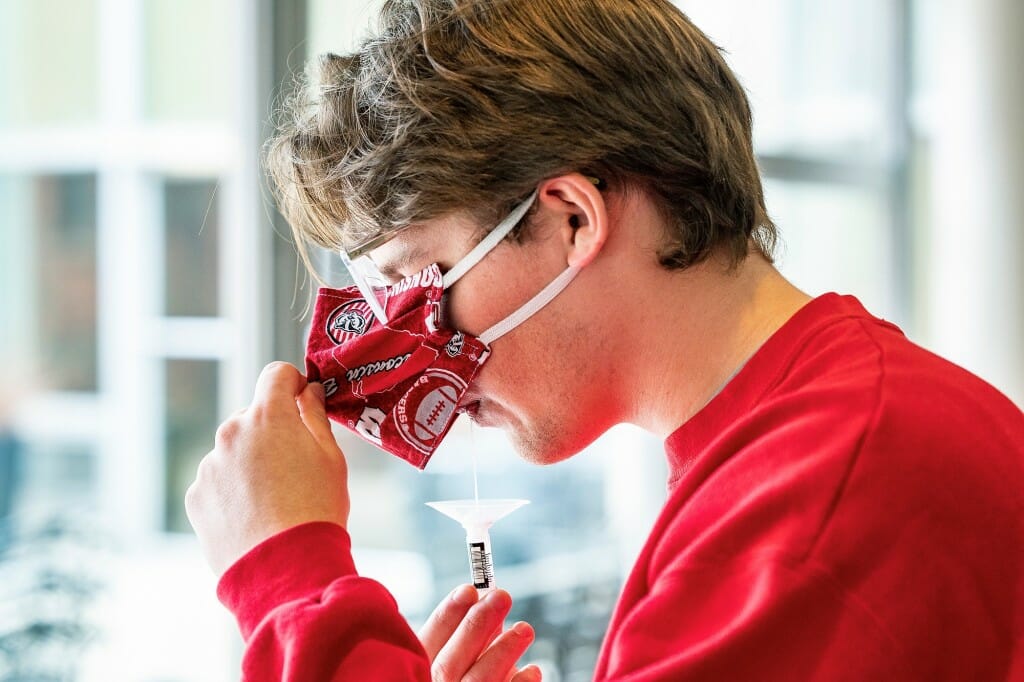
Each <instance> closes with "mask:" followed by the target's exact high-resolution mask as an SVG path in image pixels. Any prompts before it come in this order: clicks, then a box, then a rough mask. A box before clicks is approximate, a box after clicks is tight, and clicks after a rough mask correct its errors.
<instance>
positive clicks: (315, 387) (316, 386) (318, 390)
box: [309, 381, 324, 402]
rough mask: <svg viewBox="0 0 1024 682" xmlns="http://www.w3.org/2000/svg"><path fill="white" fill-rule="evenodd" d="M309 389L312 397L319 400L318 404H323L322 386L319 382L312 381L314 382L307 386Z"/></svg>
mask: <svg viewBox="0 0 1024 682" xmlns="http://www.w3.org/2000/svg"><path fill="white" fill-rule="evenodd" d="M309 387H310V390H312V391H313V395H315V396H316V397H317V398H318V399H319V400H320V402H323V401H324V385H323V384H321V383H320V382H319V381H314V382H312V383H311V384H310V385H309Z"/></svg>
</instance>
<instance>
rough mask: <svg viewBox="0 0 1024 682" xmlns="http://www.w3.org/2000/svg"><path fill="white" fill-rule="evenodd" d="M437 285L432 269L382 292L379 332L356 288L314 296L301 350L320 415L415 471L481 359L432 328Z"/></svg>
mask: <svg viewBox="0 0 1024 682" xmlns="http://www.w3.org/2000/svg"><path fill="white" fill-rule="evenodd" d="M442 281H443V280H442V276H441V271H440V269H439V268H438V266H437V265H436V264H435V265H431V266H430V267H429V268H427V269H425V270H423V271H422V272H419V273H417V274H416V275H413V276H412V277H408V278H406V279H404V280H402V281H401V282H399V283H398V284H396V285H394V286H393V287H390V288H391V290H392V291H391V293H390V294H389V296H388V297H387V305H386V311H387V315H388V322H387V324H382V323H381V322H380V321H379V320H378V319H377V318H376V317H375V316H374V314H373V312H372V311H371V309H370V306H369V305H367V303H366V300H365V297H364V296H363V294H362V293H361V292H360V291H359V289H358V288H356V287H349V288H347V289H321V290H320V292H319V294H318V295H317V302H316V310H315V312H314V314H313V326H312V328H311V329H310V334H309V343H308V345H307V348H306V376H307V378H308V380H309V381H319V382H321V383H323V385H324V394H325V395H326V408H327V415H328V416H329V417H330V418H331V419H333V420H334V421H337V422H339V423H341V424H343V425H345V426H347V427H348V428H349V429H351V430H353V431H354V432H356V433H357V434H359V435H360V436H362V437H363V438H365V439H366V440H368V441H369V442H371V443H373V444H374V445H376V446H377V447H379V448H382V449H384V450H386V451H388V452H390V453H393V454H395V455H397V456H399V457H401V458H402V459H404V460H406V461H407V462H409V463H410V464H413V465H414V466H416V467H419V468H420V469H422V468H423V467H425V466H426V465H427V461H428V460H429V459H430V456H431V454H433V452H434V450H435V449H436V448H437V446H438V445H439V444H440V443H441V439H442V438H444V436H445V435H446V434H447V433H448V430H449V429H450V428H451V425H452V423H453V422H454V420H455V417H456V412H455V408H456V406H457V405H458V404H459V400H461V399H462V395H463V394H464V393H465V392H466V389H467V388H468V387H469V383H470V382H471V381H472V380H473V377H474V376H476V373H477V371H478V370H479V369H480V366H481V365H482V364H483V363H484V361H485V360H486V359H487V355H488V353H489V351H488V349H487V347H486V346H485V345H484V344H483V343H481V342H480V340H479V339H477V338H475V337H472V336H467V335H465V334H463V333H462V332H459V331H454V330H451V329H441V328H440V324H439V323H440V317H441V298H442V295H443V294H444V287H443V283H442Z"/></svg>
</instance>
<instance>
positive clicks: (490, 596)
mask: <svg viewBox="0 0 1024 682" xmlns="http://www.w3.org/2000/svg"><path fill="white" fill-rule="evenodd" d="M508 599H510V597H508V596H507V593H506V592H505V591H503V590H491V591H490V592H488V593H487V596H485V597H484V601H485V602H486V603H487V605H488V606H492V607H498V605H499V604H500V603H501V602H502V601H506V600H508Z"/></svg>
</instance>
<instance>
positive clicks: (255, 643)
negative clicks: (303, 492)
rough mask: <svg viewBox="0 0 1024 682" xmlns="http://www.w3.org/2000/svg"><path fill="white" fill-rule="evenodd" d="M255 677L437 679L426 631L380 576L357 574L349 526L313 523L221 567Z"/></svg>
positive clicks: (224, 592)
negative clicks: (417, 627)
mask: <svg viewBox="0 0 1024 682" xmlns="http://www.w3.org/2000/svg"><path fill="white" fill-rule="evenodd" d="M217 596H218V598H219V599H220V601H221V602H222V603H223V604H224V605H225V606H226V607H227V608H228V610H230V611H231V613H232V614H234V616H235V618H236V620H237V621H238V626H239V629H240V630H241V633H242V638H243V639H244V640H245V654H244V656H243V659H242V679H243V680H245V682H270V681H274V682H278V681H284V680H287V681H289V682H291V681H295V682H298V681H300V680H301V681H306V680H310V681H312V680H316V681H318V682H319V681H321V680H324V681H326V680H382V681H387V680H396V681H398V680H401V681H403V682H407V681H409V680H429V679H430V663H429V661H428V660H427V656H426V652H425V651H424V650H423V647H422V646H421V645H420V642H419V639H418V638H417V637H416V635H415V634H414V633H413V632H412V630H411V629H410V628H409V625H408V623H406V622H405V619H404V618H403V617H402V616H401V614H400V613H399V612H398V606H397V604H396V603H395V600H394V598H393V597H392V596H391V594H390V593H389V592H388V591H387V590H386V589H385V588H384V587H383V586H382V585H381V584H380V583H378V582H376V581H374V580H370V579H368V578H361V577H359V576H358V575H357V574H356V570H355V564H354V563H353V561H352V554H351V540H350V538H349V535H348V533H347V532H346V531H345V529H344V528H342V527H341V526H339V525H337V524H334V523H328V522H312V523H306V524H302V525H299V526H295V527H293V528H289V529H287V530H285V531H282V532H281V533H278V534H277V535H274V536H273V537H271V538H268V539H267V540H265V541H263V542H262V543H260V544H259V545H257V546H256V547H254V548H253V549H251V550H250V551H249V552H248V553H246V554H245V555H244V556H243V557H242V558H241V559H239V560H238V561H236V562H235V563H234V564H232V566H231V567H230V568H229V569H228V570H227V571H226V572H225V573H224V575H223V576H221V579H220V582H219V583H218V586H217Z"/></svg>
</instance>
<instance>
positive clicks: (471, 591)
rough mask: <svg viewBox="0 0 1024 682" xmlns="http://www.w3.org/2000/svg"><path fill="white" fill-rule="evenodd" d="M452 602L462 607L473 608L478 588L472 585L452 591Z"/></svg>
mask: <svg viewBox="0 0 1024 682" xmlns="http://www.w3.org/2000/svg"><path fill="white" fill-rule="evenodd" d="M451 600H452V601H453V602H455V603H456V604H459V605H461V606H472V605H473V604H474V603H475V602H476V588H475V587H473V586H472V585H459V586H458V587H456V588H455V589H454V590H452V593H451Z"/></svg>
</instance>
